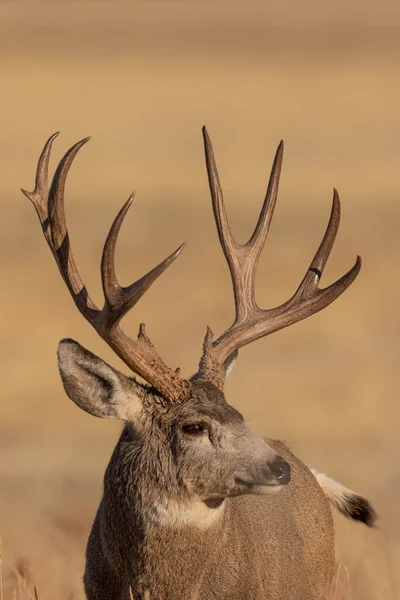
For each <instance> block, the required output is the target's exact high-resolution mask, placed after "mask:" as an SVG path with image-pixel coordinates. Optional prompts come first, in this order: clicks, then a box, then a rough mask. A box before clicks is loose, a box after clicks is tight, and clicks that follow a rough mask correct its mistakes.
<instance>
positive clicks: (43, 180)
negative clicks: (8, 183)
mask: <svg viewBox="0 0 400 600" xmlns="http://www.w3.org/2000/svg"><path fill="white" fill-rule="evenodd" d="M59 134H60V132H59V131H57V132H56V133H53V135H51V136H50V137H49V139H48V140H47V142H46V144H45V146H44V148H43V150H42V153H41V155H40V157H39V160H38V164H37V168H36V178H35V189H34V190H33V192H28V191H27V190H24V189H21V192H22V193H23V194H25V196H26V197H27V198H29V200H30V201H31V202H32V204H33V206H34V207H35V209H36V212H37V214H38V217H39V220H40V223H41V225H42V229H43V233H44V236H45V238H46V241H47V243H48V244H49V246H50V248H52V240H51V232H50V223H49V218H48V217H49V215H48V172H49V161H50V155H51V147H52V145H53V142H54V140H55V139H56V137H57V136H58V135H59Z"/></svg>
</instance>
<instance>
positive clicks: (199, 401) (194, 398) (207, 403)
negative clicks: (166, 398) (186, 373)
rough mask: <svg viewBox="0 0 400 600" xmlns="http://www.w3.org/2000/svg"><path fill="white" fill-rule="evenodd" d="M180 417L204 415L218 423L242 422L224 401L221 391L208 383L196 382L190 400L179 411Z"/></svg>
mask: <svg viewBox="0 0 400 600" xmlns="http://www.w3.org/2000/svg"><path fill="white" fill-rule="evenodd" d="M179 413H180V416H184V415H185V413H186V414H187V415H188V416H190V415H202V414H203V415H205V416H208V417H210V418H211V419H214V420H216V421H219V422H224V423H226V422H232V421H243V417H242V415H241V414H240V412H239V411H238V410H236V409H235V408H233V406H231V405H230V404H228V403H227V401H226V400H225V396H224V394H223V392H221V390H219V389H218V388H217V387H215V385H213V384H212V383H210V382H209V381H196V382H193V383H192V393H191V395H190V398H189V399H188V400H187V401H186V402H185V403H184V404H183V405H182V407H181V409H180V410H179Z"/></svg>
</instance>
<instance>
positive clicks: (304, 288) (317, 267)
mask: <svg viewBox="0 0 400 600" xmlns="http://www.w3.org/2000/svg"><path fill="white" fill-rule="evenodd" d="M339 224H340V199H339V194H338V193H337V190H336V189H334V190H333V200H332V210H331V216H330V218H329V222H328V226H327V228H326V231H325V235H324V237H323V239H322V242H321V244H320V246H319V248H318V250H317V252H316V254H315V256H314V258H313V260H312V261H311V264H310V266H309V267H308V270H307V273H306V274H305V276H304V279H303V281H302V282H301V284H300V286H299V287H298V289H297V291H296V293H295V294H294V298H307V297H308V296H310V295H312V294H313V292H314V290H315V289H316V288H317V287H318V282H319V280H320V279H321V276H322V273H323V272H324V268H325V265H326V263H327V260H328V258H329V255H330V253H331V250H332V248H333V244H334V243H335V239H336V234H337V232H338V229H339Z"/></svg>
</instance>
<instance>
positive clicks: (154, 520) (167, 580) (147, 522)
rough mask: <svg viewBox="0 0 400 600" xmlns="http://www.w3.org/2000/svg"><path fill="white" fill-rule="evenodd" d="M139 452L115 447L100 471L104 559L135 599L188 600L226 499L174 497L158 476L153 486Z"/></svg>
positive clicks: (192, 596)
mask: <svg viewBox="0 0 400 600" xmlns="http://www.w3.org/2000/svg"><path fill="white" fill-rule="evenodd" d="M121 439H123V436H122V438H121ZM141 451H142V449H141V448H137V451H136V452H132V453H130V454H129V456H123V457H122V455H121V448H118V446H117V448H116V450H115V452H114V455H113V457H112V459H111V461H110V464H109V466H108V468H107V471H106V476H105V482H104V483H105V485H104V497H103V502H102V520H103V530H104V532H105V535H104V533H103V538H105V539H106V542H105V545H106V550H105V551H106V554H107V559H108V560H109V561H110V562H111V563H114V564H115V567H116V568H118V572H121V566H122V568H123V571H124V573H125V577H126V579H127V580H128V581H129V585H131V586H132V589H133V591H134V592H135V593H134V598H135V600H142V598H143V600H144V599H147V598H151V599H153V598H154V599H159V598H162V599H163V600H172V599H173V600H176V598H188V599H190V600H192V599H193V600H194V599H195V598H197V594H198V590H199V589H200V586H201V582H202V579H203V575H204V573H205V571H206V568H207V566H208V565H209V562H210V560H211V559H212V555H213V552H214V551H215V548H216V547H217V543H218V540H220V538H221V533H222V531H223V528H224V522H225V518H226V501H223V502H221V501H219V502H203V501H200V500H190V499H188V498H184V497H180V496H179V494H176V493H174V486H173V485H172V486H171V482H170V481H163V478H162V475H160V477H159V478H157V485H155V484H154V480H153V481H151V479H150V476H151V474H150V472H149V468H148V464H147V462H146V461H143V460H142V459H143V457H141V456H140V453H141ZM122 458H123V459H124V460H122ZM161 471H162V470H161ZM161 471H160V472H161ZM153 477H154V474H153ZM171 488H172V489H171ZM111 532H112V533H111Z"/></svg>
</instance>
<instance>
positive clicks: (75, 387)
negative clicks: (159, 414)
mask: <svg viewBox="0 0 400 600" xmlns="http://www.w3.org/2000/svg"><path fill="white" fill-rule="evenodd" d="M57 354H58V368H59V370H60V375H61V379H62V382H63V385H64V389H65V391H66V393H67V395H68V396H69V398H71V400H73V402H75V404H76V405H77V406H79V407H80V408H82V410H84V411H85V412H88V413H90V414H91V415H94V416H95V417H99V418H101V419H121V420H123V421H134V420H135V418H137V416H138V415H139V413H140V411H141V409H142V399H143V397H144V394H145V388H144V387H143V386H141V385H140V384H139V383H137V382H135V381H133V380H131V379H129V378H128V377H126V375H123V373H120V372H119V371H117V370H116V369H114V368H113V367H111V366H110V365H108V364H107V363H106V362H104V361H103V360H101V358H98V357H97V356H95V355H94V354H92V353H91V352H89V350H86V349H85V348H83V347H82V346H81V345H80V344H78V342H75V341H74V340H71V339H64V340H61V342H60V343H59V345H58V353H57Z"/></svg>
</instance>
